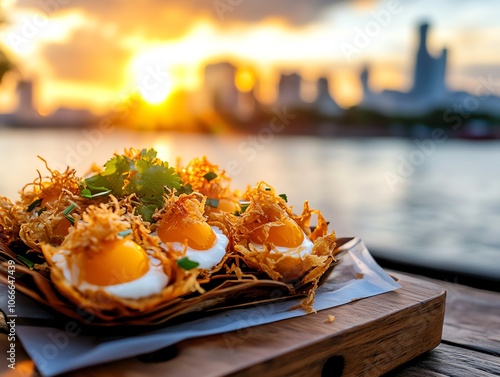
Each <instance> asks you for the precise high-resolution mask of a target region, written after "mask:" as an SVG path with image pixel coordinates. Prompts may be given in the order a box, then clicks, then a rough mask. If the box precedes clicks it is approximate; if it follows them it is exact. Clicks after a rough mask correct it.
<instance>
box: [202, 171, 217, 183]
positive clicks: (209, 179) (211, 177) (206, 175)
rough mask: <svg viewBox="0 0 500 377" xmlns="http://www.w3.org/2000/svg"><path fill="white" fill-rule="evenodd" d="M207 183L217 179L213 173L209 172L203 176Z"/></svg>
mask: <svg viewBox="0 0 500 377" xmlns="http://www.w3.org/2000/svg"><path fill="white" fill-rule="evenodd" d="M203 178H205V179H206V180H207V181H208V182H210V181H211V180H212V179H215V178H217V174H215V173H214V172H213V171H209V172H208V173H207V174H205V175H204V176H203Z"/></svg>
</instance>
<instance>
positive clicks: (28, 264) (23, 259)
mask: <svg viewBox="0 0 500 377" xmlns="http://www.w3.org/2000/svg"><path fill="white" fill-rule="evenodd" d="M17 259H19V260H20V261H21V262H23V263H24V264H25V265H26V266H27V267H28V268H29V269H30V270H32V269H33V267H35V263H33V262H32V261H30V260H29V259H28V258H26V257H23V256H22V255H18V256H17Z"/></svg>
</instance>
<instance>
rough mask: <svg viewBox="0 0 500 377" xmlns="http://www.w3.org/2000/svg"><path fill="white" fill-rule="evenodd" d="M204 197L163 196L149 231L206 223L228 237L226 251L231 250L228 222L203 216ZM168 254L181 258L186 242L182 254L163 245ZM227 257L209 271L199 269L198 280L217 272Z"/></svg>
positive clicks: (168, 244) (195, 195)
mask: <svg viewBox="0 0 500 377" xmlns="http://www.w3.org/2000/svg"><path fill="white" fill-rule="evenodd" d="M205 202H206V196H204V195H202V194H201V193H199V192H193V193H191V194H181V195H179V196H176V195H174V194H170V195H166V196H165V206H164V207H163V208H162V209H161V210H160V211H158V212H156V213H155V214H154V215H153V218H154V219H155V220H157V221H156V223H154V224H153V225H152V226H151V230H152V231H155V230H157V229H158V228H160V227H164V228H165V229H175V228H178V227H179V226H185V225H189V224H193V223H200V222H202V223H203V222H207V223H208V224H209V225H211V226H216V227H218V228H219V229H220V230H222V232H223V233H224V234H225V235H226V236H227V237H228V239H229V245H228V249H231V240H232V233H233V231H232V228H230V227H229V226H228V224H229V222H225V221H220V220H217V219H212V220H208V218H207V216H206V214H205V209H206V206H205ZM164 246H165V248H167V250H168V253H169V254H171V255H173V256H174V257H175V258H176V259H180V258H183V257H184V256H185V253H186V250H187V246H188V245H187V242H185V243H184V250H183V251H182V252H179V251H176V250H175V249H174V248H173V247H171V244H170V243H169V242H167V243H164ZM227 257H228V255H226V256H225V257H224V258H223V259H222V260H221V261H220V262H219V263H218V264H217V265H216V266H214V267H213V268H212V269H210V270H201V269H200V279H205V282H206V279H207V278H209V277H210V275H212V274H214V273H216V272H217V271H219V270H220V269H221V268H222V267H223V266H224V265H225V263H226V260H227Z"/></svg>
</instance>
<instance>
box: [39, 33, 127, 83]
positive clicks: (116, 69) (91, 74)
mask: <svg viewBox="0 0 500 377" xmlns="http://www.w3.org/2000/svg"><path fill="white" fill-rule="evenodd" d="M42 53H43V56H44V59H45V60H46V61H47V63H48V65H49V66H50V68H51V70H52V71H53V72H54V73H55V74H57V76H58V77H59V78H61V79H63V80H69V81H79V82H84V83H87V84H90V83H93V82H95V83H99V84H100V85H109V86H114V87H116V86H118V85H120V83H121V80H123V77H124V69H125V67H124V65H123V64H124V62H126V61H128V59H129V58H130V54H131V53H130V52H129V51H127V50H126V49H124V48H122V47H120V45H119V44H117V43H116V41H115V40H114V38H113V37H112V36H111V35H108V34H105V33H103V32H102V31H100V30H98V29H78V30H77V31H75V32H74V33H73V34H72V35H71V36H70V39H69V40H68V41H66V42H65V43H64V44H63V43H52V44H46V45H45V46H44V48H43V51H42ZM120 64H121V65H120Z"/></svg>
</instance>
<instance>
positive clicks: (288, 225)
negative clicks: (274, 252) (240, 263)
mask: <svg viewBox="0 0 500 377" xmlns="http://www.w3.org/2000/svg"><path fill="white" fill-rule="evenodd" d="M251 240H252V241H253V242H255V243H258V244H263V243H264V242H270V243H273V244H274V245H275V246H282V247H298V246H300V245H301V244H302V242H303V241H304V232H303V231H302V229H301V228H300V226H299V225H298V224H297V223H296V222H295V221H293V220H292V219H290V218H286V219H284V220H283V221H282V224H281V225H278V226H272V227H271V228H269V236H268V237H267V238H266V236H265V235H264V231H263V228H262V227H261V228H258V229H256V230H255V231H254V232H253V234H252V236H251Z"/></svg>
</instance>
